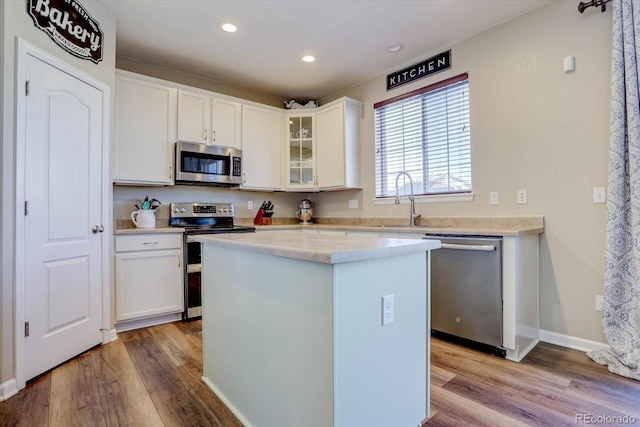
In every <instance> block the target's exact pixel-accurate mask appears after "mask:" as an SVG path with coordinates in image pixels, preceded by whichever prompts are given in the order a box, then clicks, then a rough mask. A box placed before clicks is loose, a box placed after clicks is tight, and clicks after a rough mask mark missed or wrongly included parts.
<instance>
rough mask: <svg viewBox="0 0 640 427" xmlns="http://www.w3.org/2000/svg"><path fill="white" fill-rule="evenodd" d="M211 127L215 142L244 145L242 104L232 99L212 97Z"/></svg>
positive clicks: (227, 145)
mask: <svg viewBox="0 0 640 427" xmlns="http://www.w3.org/2000/svg"><path fill="white" fill-rule="evenodd" d="M211 128H212V129H213V144H216V145H223V146H225V147H234V148H241V147H242V104H241V103H239V102H236V101H232V100H230V99H226V98H222V97H216V96H214V97H213V98H212V99H211Z"/></svg>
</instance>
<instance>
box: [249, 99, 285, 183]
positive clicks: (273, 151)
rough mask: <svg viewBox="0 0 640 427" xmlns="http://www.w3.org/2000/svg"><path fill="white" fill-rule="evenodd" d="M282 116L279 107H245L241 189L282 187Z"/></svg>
mask: <svg viewBox="0 0 640 427" xmlns="http://www.w3.org/2000/svg"><path fill="white" fill-rule="evenodd" d="M282 116H283V113H282V112H280V111H278V109H276V108H268V107H261V106H255V105H248V104H247V105H243V106H242V163H243V167H242V174H243V177H242V185H241V188H243V189H255V190H280V189H281V188H282V151H281V150H282V136H283V132H284V130H283V126H282Z"/></svg>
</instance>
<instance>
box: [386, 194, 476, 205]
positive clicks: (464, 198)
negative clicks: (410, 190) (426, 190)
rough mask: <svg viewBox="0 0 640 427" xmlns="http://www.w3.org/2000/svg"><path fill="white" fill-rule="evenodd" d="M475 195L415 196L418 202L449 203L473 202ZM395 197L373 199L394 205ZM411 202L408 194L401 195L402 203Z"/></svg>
mask: <svg viewBox="0 0 640 427" xmlns="http://www.w3.org/2000/svg"><path fill="white" fill-rule="evenodd" d="M474 197H475V194H474V193H460V194H434V195H430V196H415V202H416V203H449V202H471V201H473V198H474ZM395 200H396V199H395V197H376V198H374V199H373V203H374V204H375V205H392V204H394V203H395ZM405 203H409V197H408V196H407V195H402V196H400V204H405Z"/></svg>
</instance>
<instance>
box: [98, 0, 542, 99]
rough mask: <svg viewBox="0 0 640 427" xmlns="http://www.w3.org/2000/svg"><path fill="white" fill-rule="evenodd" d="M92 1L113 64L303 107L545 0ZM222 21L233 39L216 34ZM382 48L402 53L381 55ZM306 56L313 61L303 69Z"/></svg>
mask: <svg viewBox="0 0 640 427" xmlns="http://www.w3.org/2000/svg"><path fill="white" fill-rule="evenodd" d="M98 1H99V3H101V4H102V5H103V6H104V8H106V9H107V10H108V11H109V12H110V13H111V14H112V15H113V16H114V17H115V18H116V22H117V46H116V53H117V55H118V56H120V57H128V58H133V59H136V60H140V61H143V62H148V63H153V64H158V65H161V66H164V67H168V68H171V69H175V70H179V71H185V72H188V73H191V74H195V75H198V76H202V77H205V78H207V79H211V80H215V81H219V82H223V83H226V84H230V85H233V86H237V87H241V88H245V89H249V90H252V91H256V92H259V93H262V94H266V95H272V96H276V97H281V98H284V99H297V100H298V101H301V102H306V101H307V100H310V99H313V100H315V99H320V98H323V97H325V96H328V95H331V94H333V93H335V92H337V91H339V90H341V89H344V88H347V87H350V86H352V85H355V84H357V83H361V82H363V81H366V80H368V79H370V78H373V77H376V76H379V75H382V74H388V73H390V72H392V71H396V70H399V69H401V68H403V67H404V66H406V65H410V64H412V63H414V62H417V61H419V60H422V59H426V57H427V56H430V55H431V54H435V53H439V49H442V48H444V47H447V46H449V45H451V44H453V43H455V42H457V41H460V40H462V39H464V38H466V37H469V36H471V35H473V34H475V33H478V32H480V31H482V30H485V29H487V28H490V27H492V26H495V25H496V24H499V23H501V22H504V21H507V20H509V19H511V18H513V17H515V16H518V15H521V14H523V13H526V12H528V11H530V10H532V9H535V8H537V7H539V6H541V5H543V4H545V3H547V2H549V1H550V0H422V1H403V0H392V1H387V0H348V1H347V0H343V1H339V0H297V1H296V0H290V1H268V0H262V1H258V0H253V1H248V0H235V1H218V0H155V1H152V0H98ZM227 20H228V21H232V22H233V23H235V24H236V25H237V26H238V31H237V32H236V33H233V34H230V33H225V32H223V31H222V30H220V28H219V24H220V23H221V22H222V21H227ZM391 42H400V43H402V44H403V45H404V49H402V50H401V51H399V52H397V53H389V52H387V51H386V46H387V44H389V43H391ZM306 54H312V55H315V56H316V57H317V60H316V62H314V63H311V64H309V63H305V62H303V61H302V60H301V58H302V56H303V55H306ZM452 61H455V52H453V53H452Z"/></svg>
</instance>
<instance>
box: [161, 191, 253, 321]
mask: <svg viewBox="0 0 640 427" xmlns="http://www.w3.org/2000/svg"><path fill="white" fill-rule="evenodd" d="M170 212H171V215H170V218H169V225H170V226H171V227H182V228H185V229H186V231H185V233H184V245H183V247H184V259H185V260H186V262H185V263H184V265H185V269H184V301H185V311H184V313H183V315H182V318H183V319H195V318H198V317H200V316H202V296H201V276H200V272H201V271H202V266H201V264H200V259H201V258H200V243H199V242H196V241H195V240H194V236H196V235H199V234H222V233H252V232H255V231H256V229H255V227H244V226H237V225H234V224H233V218H234V216H235V213H234V209H233V205H232V204H231V203H171V206H170Z"/></svg>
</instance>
